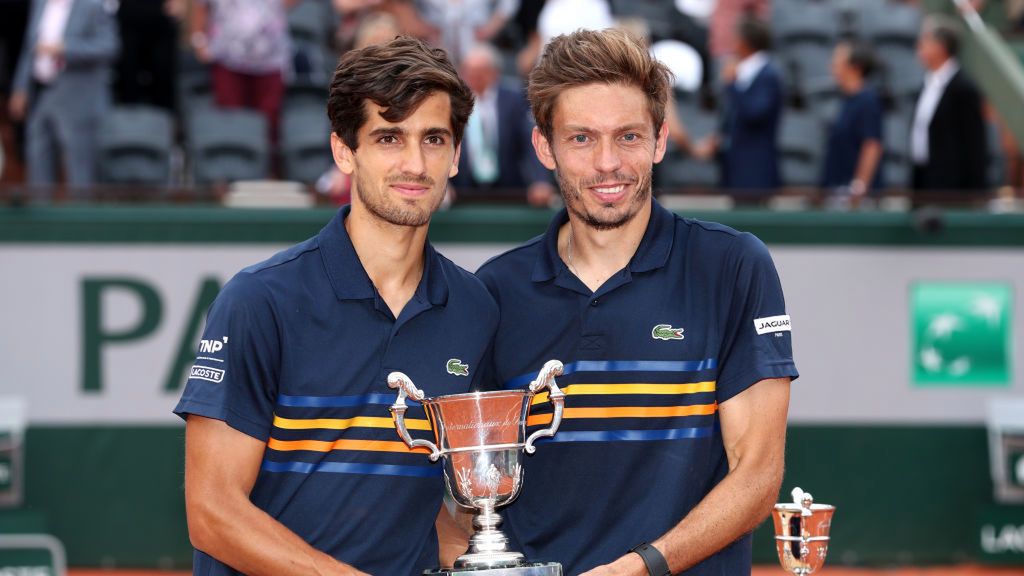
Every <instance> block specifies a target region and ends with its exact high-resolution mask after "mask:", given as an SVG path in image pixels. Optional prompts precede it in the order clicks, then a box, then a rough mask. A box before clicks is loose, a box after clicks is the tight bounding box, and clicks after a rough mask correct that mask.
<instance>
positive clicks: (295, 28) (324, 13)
mask: <svg viewBox="0 0 1024 576" xmlns="http://www.w3.org/2000/svg"><path fill="white" fill-rule="evenodd" d="M333 26H334V13H333V12H332V10H331V7H330V6H329V5H328V4H327V2H324V1H323V0H301V1H300V2H299V3H298V4H296V5H295V6H293V7H292V8H291V9H290V10H288V32H289V35H290V36H291V38H292V40H293V41H296V42H308V43H310V44H317V45H321V46H326V45H327V43H328V38H329V36H330V33H331V30H332V29H333Z"/></svg>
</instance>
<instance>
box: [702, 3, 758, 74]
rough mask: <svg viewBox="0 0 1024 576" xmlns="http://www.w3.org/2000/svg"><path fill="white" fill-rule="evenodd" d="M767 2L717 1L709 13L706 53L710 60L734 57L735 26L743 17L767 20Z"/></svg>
mask: <svg viewBox="0 0 1024 576" xmlns="http://www.w3.org/2000/svg"><path fill="white" fill-rule="evenodd" d="M769 7H770V6H769V2H768V0H717V1H716V2H715V7H714V9H713V10H712V11H711V19H710V21H709V30H708V51H709V52H711V58H712V59H714V60H719V59H721V58H723V57H725V56H734V55H736V53H737V50H738V49H739V47H738V45H737V34H736V31H737V30H738V28H737V24H738V23H739V21H740V19H741V18H742V17H743V16H755V17H757V18H758V19H759V20H767V19H768V10H769Z"/></svg>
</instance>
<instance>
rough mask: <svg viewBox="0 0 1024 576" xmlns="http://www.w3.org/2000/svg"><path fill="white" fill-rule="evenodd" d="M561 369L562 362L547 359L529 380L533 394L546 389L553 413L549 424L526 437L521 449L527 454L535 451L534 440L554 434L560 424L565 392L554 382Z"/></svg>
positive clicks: (560, 373)
mask: <svg viewBox="0 0 1024 576" xmlns="http://www.w3.org/2000/svg"><path fill="white" fill-rule="evenodd" d="M562 369H563V367H562V363H561V362H559V361H558V360H548V361H547V362H545V363H544V367H543V368H541V369H540V373H539V374H537V379H536V380H534V381H533V382H530V392H533V393H534V394H536V393H537V392H539V391H540V390H541V389H542V388H547V389H548V399H549V400H551V406H552V408H553V409H554V413H553V414H552V416H551V426H548V427H547V428H545V429H543V430H537V431H536V432H534V433H533V434H530V437H529V438H527V439H526V446H525V447H524V448H523V449H524V450H526V453H527V454H533V453H534V452H536V451H537V447H536V446H534V445H533V443H534V442H535V441H537V440H539V439H541V438H544V437H550V436H554V435H555V432H558V426H559V425H561V424H562V410H563V409H564V407H565V392H562V391H561V390H560V389H559V388H558V384H556V383H555V376H561V375H562Z"/></svg>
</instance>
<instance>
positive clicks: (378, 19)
mask: <svg viewBox="0 0 1024 576" xmlns="http://www.w3.org/2000/svg"><path fill="white" fill-rule="evenodd" d="M401 34H402V29H401V28H399V27H398V20H396V19H395V17H394V16H392V15H391V14H388V13H386V12H374V13H372V14H369V15H367V16H366V18H364V19H363V21H362V24H360V26H359V29H358V30H357V31H356V35H355V44H354V45H353V48H364V47H366V46H370V45H371V44H380V43H382V42H387V41H389V40H393V39H394V38H395V36H400V35H401Z"/></svg>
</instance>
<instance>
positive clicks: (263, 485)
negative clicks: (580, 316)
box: [175, 38, 497, 576]
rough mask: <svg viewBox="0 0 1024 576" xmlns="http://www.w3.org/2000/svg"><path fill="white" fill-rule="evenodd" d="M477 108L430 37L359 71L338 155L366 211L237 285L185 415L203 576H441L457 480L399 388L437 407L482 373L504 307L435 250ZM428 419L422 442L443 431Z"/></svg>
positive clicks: (360, 53) (337, 134)
mask: <svg viewBox="0 0 1024 576" xmlns="http://www.w3.org/2000/svg"><path fill="white" fill-rule="evenodd" d="M472 106H473V96H472V93H471V92H470V90H469V88H468V87H467V86H466V85H465V83H463V82H462V80H460V79H459V77H458V75H457V73H456V71H455V68H454V66H452V64H451V62H449V61H448V59H447V57H446V56H445V55H444V52H442V51H441V50H436V49H431V48H429V47H427V46H426V45H425V44H423V43H422V42H420V41H419V40H413V39H408V38H399V39H395V40H393V41H391V42H388V43H386V44H381V45H373V46H369V47H366V48H364V49H361V50H353V51H350V52H349V53H347V54H346V55H345V56H344V57H343V58H342V59H341V61H340V62H339V64H338V68H337V70H336V71H335V74H334V80H333V82H332V84H331V89H330V96H329V100H328V113H329V116H330V119H331V128H332V131H333V134H332V135H331V148H332V150H333V152H334V159H335V162H336V163H337V164H338V167H339V168H340V169H341V170H342V171H343V172H344V173H346V174H348V175H350V176H351V177H352V180H353V182H354V184H353V193H352V205H351V206H346V207H343V208H342V209H341V210H340V211H339V212H338V214H337V215H336V216H335V217H334V219H332V220H331V222H330V223H329V224H328V225H327V226H326V227H325V228H324V229H323V230H322V231H321V232H320V233H319V234H318V235H317V236H315V237H313V238H311V239H309V240H307V241H305V242H303V243H301V244H299V245H297V246H295V247H292V248H289V249H287V250H285V251H283V252H280V253H278V254H277V255H275V256H273V257H271V258H270V259H268V260H266V261H264V262H261V263H259V264H256V265H254V266H250V267H248V268H246V269H244V270H242V271H241V272H239V273H238V274H237V275H236V276H235V277H234V278H233V279H232V280H231V281H230V282H228V284H227V285H226V286H225V287H224V290H223V291H222V292H221V294H220V295H219V296H218V297H217V300H216V301H215V302H214V303H213V305H212V306H211V308H210V313H209V317H208V319H207V324H206V329H205V332H204V336H203V341H202V343H201V345H200V348H199V356H198V357H197V359H196V363H195V365H194V366H193V367H192V369H191V372H190V377H189V380H188V384H187V386H186V388H185V391H184V393H183V394H182V398H181V401H180V403H179V404H178V406H177V408H176V409H175V412H176V413H178V414H179V415H181V416H182V417H183V418H186V419H187V424H186V432H185V441H186V455H185V502H186V508H187V512H188V524H189V536H190V538H191V540H192V544H193V545H194V546H195V548H196V554H195V560H194V572H195V574H204V575H226V574H238V573H243V574H252V575H259V574H267V575H274V576H284V575H289V574H295V575H308V574H338V575H340V574H347V575H351V574H366V573H370V574H381V575H383V574H414V573H418V572H419V571H421V570H423V569H425V568H428V567H432V566H436V565H437V564H438V541H437V535H436V532H435V530H434V525H435V519H437V520H438V521H443V519H444V518H445V516H446V514H447V512H444V513H442V514H439V511H441V500H442V495H443V490H444V489H443V484H442V479H441V474H442V472H441V468H440V465H439V464H437V463H435V464H431V463H430V462H429V460H428V459H427V458H426V457H425V454H424V453H422V451H421V450H410V449H409V448H408V447H407V446H406V445H405V443H403V442H402V441H400V440H399V438H398V437H397V435H396V433H395V428H394V425H393V423H392V420H391V417H390V415H389V413H388V406H389V405H391V404H392V403H393V402H394V400H395V398H396V395H395V392H394V391H393V390H391V389H389V388H388V386H387V382H386V378H387V374H388V373H389V372H390V371H392V370H401V371H403V372H405V373H406V374H408V375H409V376H410V377H411V378H412V379H413V380H414V381H415V382H416V383H417V385H419V386H420V387H421V389H423V390H424V392H425V393H426V394H427V395H428V396H437V395H442V394H454V393H461V392H466V391H468V390H469V389H470V388H471V386H473V385H475V384H478V380H479V378H480V375H481V374H482V368H483V366H482V363H483V361H484V359H485V357H486V356H487V355H486V353H485V351H486V349H487V347H488V346H489V345H490V342H491V340H492V338H493V333H494V330H495V328H496V326H497V308H496V307H495V305H494V300H493V299H492V298H491V296H490V295H489V294H488V293H487V290H486V288H484V286H483V285H482V284H481V283H480V281H479V280H477V279H476V278H475V277H473V276H472V275H470V274H469V273H468V272H466V271H464V270H462V269H461V268H459V267H457V266H455V265H454V264H452V263H451V262H450V261H449V260H447V259H446V258H444V257H442V256H440V255H439V254H438V253H437V252H435V251H434V249H433V247H432V246H431V245H430V243H429V242H427V227H428V226H429V224H430V217H431V214H432V213H433V212H434V211H435V210H437V208H438V206H439V205H440V203H441V200H442V198H443V197H444V193H445V188H446V183H447V181H448V178H449V177H451V176H452V175H453V174H455V172H456V170H457V166H458V157H459V144H460V142H461V139H462V133H463V129H464V126H465V123H466V119H467V117H468V116H469V113H470V110H471V109H472ZM441 335H443V336H444V337H443V338H441V337H439V336H441ZM411 410H412V412H410V413H409V416H408V417H407V418H406V422H407V423H408V424H409V429H410V430H412V433H413V434H414V435H417V436H420V437H423V436H424V435H426V434H429V430H430V426H429V424H428V423H427V421H426V419H425V414H424V413H423V410H422V407H417V406H413V407H412V408H411ZM410 417H411V419H410Z"/></svg>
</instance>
